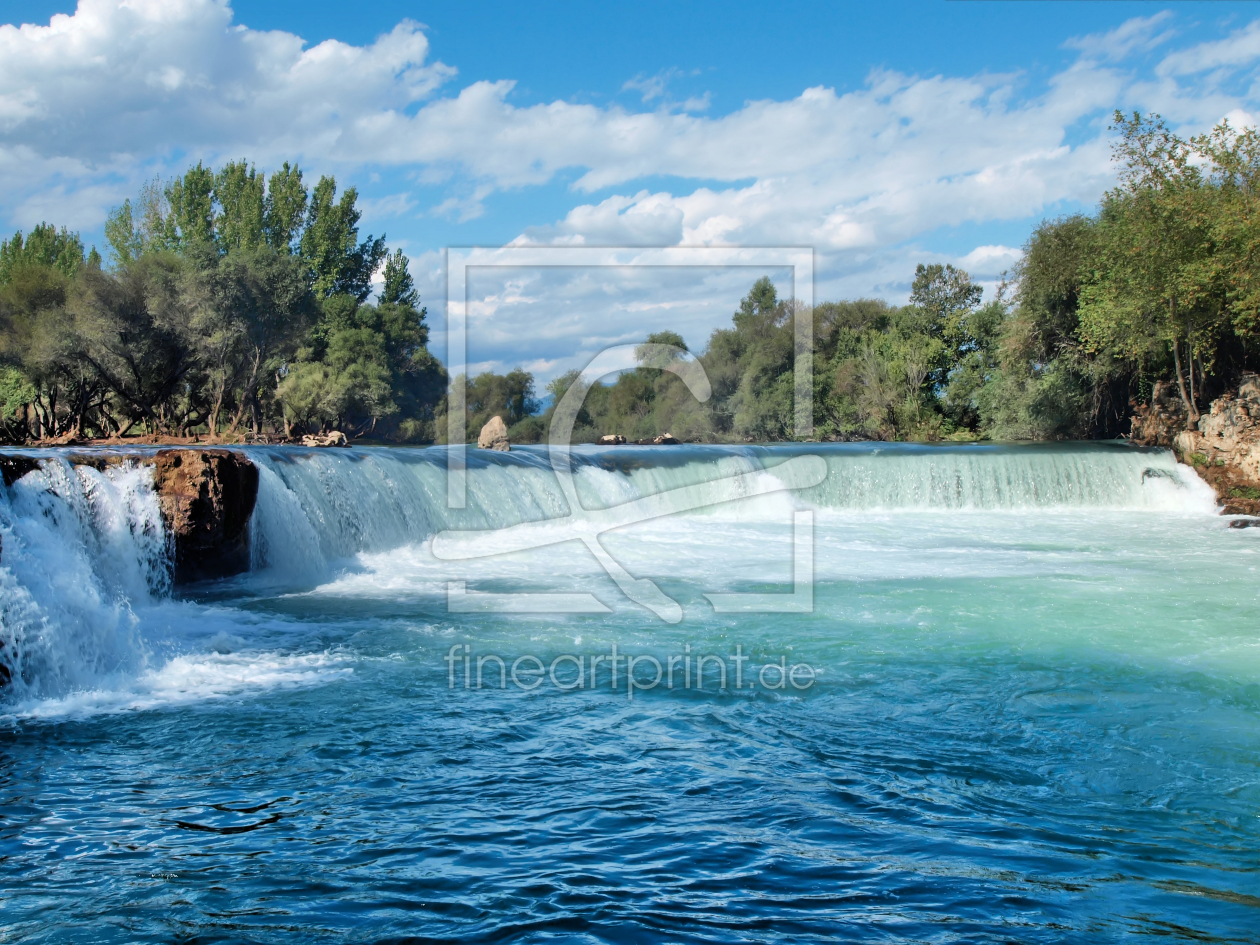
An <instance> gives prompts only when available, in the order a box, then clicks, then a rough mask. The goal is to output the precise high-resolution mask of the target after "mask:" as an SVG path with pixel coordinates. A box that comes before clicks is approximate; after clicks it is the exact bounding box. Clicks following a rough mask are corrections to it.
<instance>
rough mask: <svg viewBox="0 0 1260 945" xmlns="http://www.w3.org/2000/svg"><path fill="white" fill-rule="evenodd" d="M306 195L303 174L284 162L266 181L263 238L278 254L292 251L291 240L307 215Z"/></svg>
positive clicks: (295, 236) (299, 229)
mask: <svg viewBox="0 0 1260 945" xmlns="http://www.w3.org/2000/svg"><path fill="white" fill-rule="evenodd" d="M306 203H307V194H306V187H305V185H304V184H303V183H302V172H301V170H299V169H298V166H297V165H296V164H294V165H293V166H292V167H290V166H289V162H288V161H285V162H284V165H283V166H282V167H281V168H280V170H278V171H276V172H275V173H274V174H272V175H271V179H270V180H269V181H268V182H267V196H266V197H265V198H264V201H263V235H264V237H265V238H266V240H267V245H268V246H270V247H271V248H272V249H274V250H276V251H277V252H282V253H291V252H293V241H294V240H295V239H297V237H298V235H299V234H300V233H301V230H302V220H303V219H304V218H305V216H306Z"/></svg>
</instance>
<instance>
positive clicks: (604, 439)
mask: <svg viewBox="0 0 1260 945" xmlns="http://www.w3.org/2000/svg"><path fill="white" fill-rule="evenodd" d="M625 442H626V438H625V437H624V436H622V435H621V434H620V433H605V434H604V435H603V436H601V437H600V438H599V445H600V446H621V444H623V443H625Z"/></svg>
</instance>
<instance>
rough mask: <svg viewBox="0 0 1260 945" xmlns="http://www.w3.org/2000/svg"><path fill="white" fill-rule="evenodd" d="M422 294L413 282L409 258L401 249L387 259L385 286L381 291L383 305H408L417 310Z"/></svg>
mask: <svg viewBox="0 0 1260 945" xmlns="http://www.w3.org/2000/svg"><path fill="white" fill-rule="evenodd" d="M419 301H420V293H419V292H417V291H416V284H415V282H413V281H412V278H411V272H410V270H409V268H408V260H407V257H406V256H404V255H403V251H402V250H401V249H398V250H395V251H394V252H393V253H392V254H390V255H388V256H386V257H385V285H384V286H383V287H382V289H381V303H382V304H383V305H406V306H410V307H412V308H415V305H416V303H417V302H419Z"/></svg>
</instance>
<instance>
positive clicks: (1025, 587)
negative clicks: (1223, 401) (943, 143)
mask: <svg viewBox="0 0 1260 945" xmlns="http://www.w3.org/2000/svg"><path fill="white" fill-rule="evenodd" d="M249 452H250V455H251V456H252V457H253V458H254V459H255V460H257V461H258V462H259V464H260V466H261V467H262V470H263V471H262V482H261V492H260V497H259V504H258V508H257V510H256V513H255V519H254V523H253V542H254V568H253V570H252V571H251V573H250V574H248V575H244V576H242V577H240V578H237V579H233V580H230V581H223V582H217V583H213V584H206V585H201V586H196V587H192V588H183V589H180V590H178V591H177V592H174V593H172V591H171V590H170V587H169V582H168V579H167V570H168V565H167V562H166V553H165V539H164V536H163V535H162V533H161V523H160V517H158V516H157V512H156V503H155V500H154V498H153V496H152V494H151V491H150V490H149V483H148V479H147V472H146V471H145V470H144V469H143V468H140V467H131V466H126V467H119V468H115V469H112V470H110V471H108V472H107V473H97V472H95V471H91V470H84V469H79V470H77V471H76V470H73V469H69V468H67V467H64V466H63V465H61V464H59V463H58V462H56V461H53V462H50V463H48V464H46V466H45V469H44V470H43V471H41V472H37V473H33V474H31V475H29V476H27V477H25V478H24V479H22V480H20V481H19V482H18V483H16V484H15V485H14V486H13V487H12V488H10V489H7V490H5V489H3V488H2V487H0V493H2V494H3V495H2V497H0V540H2V546H0V547H2V550H0V640H4V641H5V649H4V650H3V651H0V652H3V653H5V654H7V657H5V658H6V659H8V661H9V664H10V665H14V669H15V670H16V672H17V678H16V680H15V682H14V684H13V685H12V686H10V687H9V689H8V690H7V691H6V693H5V694H4V695H3V696H2V697H0V700H3V701H0V930H2V931H0V940H3V941H24V942H65V941H91V942H102V941H103V942H115V941H117V942H133V941H146V942H147V941H155V942H170V941H198V942H202V941H215V942H219V941H227V942H268V941H276V940H280V939H295V940H300V941H330V942H343V941H364V942H368V941H397V940H404V939H406V940H411V941H448V940H456V939H458V940H461V941H478V940H494V941H590V942H595V941H610V942H623V941H626V942H628V941H685V942H710V941H711V942H745V941H746V942H767V941H769V942H803V941H838V942H853V941H881V942H889V941H896V942H899V941H907V942H1011V941H1015V942H1060V941H1082V942H1083V941H1089V942H1100V941H1103V942H1105V941H1120V940H1129V939H1132V940H1146V939H1148V938H1149V937H1150V936H1162V937H1164V938H1170V939H1172V940H1194V941H1230V942H1234V941H1256V940H1257V939H1258V938H1260V935H1258V933H1257V929H1260V876H1258V874H1257V870H1258V869H1260V852H1258V851H1260V821H1258V820H1257V818H1258V816H1260V601H1258V599H1257V592H1258V591H1260V583H1258V581H1257V577H1258V576H1257V571H1256V567H1257V565H1258V564H1260V556H1258V555H1257V552H1258V551H1260V529H1231V528H1229V527H1228V520H1227V519H1225V518H1222V517H1220V516H1218V515H1216V514H1215V512H1214V509H1213V504H1212V498H1211V495H1210V493H1209V492H1208V491H1207V489H1206V487H1205V486H1203V484H1202V483H1200V482H1199V481H1198V479H1197V478H1196V477H1195V476H1194V474H1193V473H1192V472H1190V471H1188V470H1186V469H1184V467H1179V466H1177V464H1176V463H1175V462H1174V460H1173V458H1172V456H1171V455H1170V454H1168V453H1166V452H1160V451H1143V450H1137V449H1131V448H1127V447H1123V446H1115V445H1091V446H1080V445H1078V446H1067V447H1039V448H1033V447H1000V446H975V447H917V446H893V447H890V446H871V445H861V446H837V447H817V446H813V447H809V448H805V447H775V448H764V449H760V448H743V449H737V448H718V447H703V448H701V447H696V448H692V447H686V448H660V449H647V448H639V449H627V450H615V451H610V452H609V451H605V452H597V451H585V450H577V451H575V454H574V456H573V457H572V458H571V463H570V464H569V466H568V467H566V468H571V469H572V471H573V477H574V482H575V484H576V488H577V491H578V494H579V495H580V496H581V501H582V504H583V505H584V506H586V507H588V508H589V509H592V510H594V509H614V510H615V509H616V508H618V507H619V506H622V505H623V504H624V503H627V502H634V501H638V500H642V499H643V498H644V497H650V496H664V498H657V499H654V500H652V501H653V502H654V503H655V506H654V508H656V509H657V511H661V510H664V511H665V512H669V511H670V510H671V509H672V508H684V507H689V506H690V505H691V504H694V500H695V499H696V497H697V496H700V497H701V498H702V499H703V498H705V497H707V498H708V499H709V500H711V501H718V500H722V501H720V502H719V503H718V504H716V505H710V506H702V507H700V508H696V509H691V510H689V511H686V512H677V513H675V514H663V515H661V516H660V517H658V518H654V519H652V520H649V521H644V522H641V523H638V524H632V525H627V526H624V527H622V528H620V529H617V530H615V531H611V532H607V533H605V534H604V536H603V538H604V546H603V547H605V548H606V549H607V551H608V552H609V553H610V555H611V556H612V558H613V559H614V561H615V562H616V564H618V565H620V566H621V567H624V569H625V570H626V572H628V574H629V575H630V576H631V577H632V578H633V579H636V580H642V579H649V580H651V581H652V582H653V583H654V584H655V585H656V588H657V590H658V591H659V593H660V595H661V596H662V597H663V598H665V599H667V600H669V601H673V602H675V603H676V605H677V606H678V607H679V608H680V611H681V619H678V620H677V621H676V622H668V621H667V620H665V619H661V617H659V616H657V615H656V614H655V613H653V612H652V611H651V610H650V609H648V608H646V607H644V606H642V605H641V604H639V603H635V602H634V601H632V600H630V599H628V598H627V597H626V595H625V594H624V593H622V591H621V590H620V589H619V588H618V586H617V584H616V583H615V582H614V580H613V579H612V578H611V577H610V576H609V574H608V572H607V571H606V570H605V568H604V567H602V566H601V564H600V563H599V562H598V561H597V560H596V558H595V556H594V555H593V554H592V553H591V551H590V550H589V549H588V548H587V547H586V546H585V545H584V544H582V543H581V542H580V541H575V540H567V541H564V542H563V543H561V544H543V542H546V541H551V540H556V541H559V540H563V539H572V538H573V537H574V536H576V535H580V534H581V533H582V532H583V529H586V530H587V532H589V531H591V530H593V529H595V528H597V525H592V524H591V523H592V522H596V523H598V522H599V521H603V519H601V518H600V515H601V514H606V513H599V512H592V513H590V514H588V515H583V514H580V513H579V514H578V515H576V516H575V517H574V520H573V521H566V520H565V516H566V515H567V514H568V511H569V509H568V505H567V503H566V501H565V498H564V494H563V492H562V490H561V489H560V487H559V485H558V483H557V480H556V477H555V474H554V473H553V472H552V471H551V470H550V467H549V466H548V464H547V461H546V458H545V455H544V454H543V453H541V452H537V451H533V450H528V449H526V450H514V451H513V452H512V453H510V454H506V455H500V454H495V455H491V456H487V455H485V454H473V455H472V456H470V469H469V470H468V502H467V508H465V509H462V510H452V509H449V508H447V507H446V496H447V491H446V489H447V481H446V470H445V453H444V452H443V451H441V450H436V449H430V450H373V449H362V450H346V451H304V450H286V449H271V450H265V449H253V450H250V451H249ZM815 455H816V456H821V457H822V462H821V463H820V462H819V461H817V460H809V459H808V457H810V456H815ZM789 460H793V461H804V465H801V464H800V462H797V463H796V465H787V466H785V465H784V463H786V462H787V461H789ZM810 463H818V467H817V468H815V467H814V466H812V465H810ZM776 469H777V470H778V472H776ZM819 472H820V473H821V474H820V475H817V476H816V475H815V473H819ZM818 478H821V480H822V481H821V482H817V483H816V484H810V483H815V480H816V479H818ZM718 480H725V481H724V482H718ZM679 489H683V490H684V491H682V492H679V491H677V490H679ZM734 496H743V497H744V498H733V497H734ZM671 503H672V505H671ZM800 512H809V513H810V514H811V517H812V532H813V546H812V550H811V552H810V559H809V561H810V566H811V567H812V571H813V584H812V601H810V602H809V609H807V610H805V611H803V612H779V613H773V612H769V613H767V612H754V611H752V610H749V609H747V608H745V609H737V610H735V611H733V612H725V613H717V612H715V610H714V607H713V605H712V604H711V603H710V601H709V599H708V597H706V595H708V594H721V593H756V592H760V593H765V594H777V595H780V599H781V600H783V601H786V600H787V599H788V597H789V596H790V595H791V593H792V591H793V588H794V583H793V579H794V577H799V576H800V575H799V573H798V571H799V567H800V565H801V559H800V558H799V556H794V547H795V546H794V544H793V534H794V532H793V521H794V516H795V515H796V514H797V513H800ZM522 522H524V523H534V524H532V525H527V526H526V527H525V529H524V530H523V531H522V530H521V529H516V530H515V531H514V532H512V533H511V534H512V535H515V536H518V537H519V536H520V535H521V534H524V535H525V536H526V537H527V538H528V539H529V541H530V542H533V543H534V544H535V545H538V546H537V547H533V548H532V549H530V550H523V551H517V552H513V553H510V554H492V555H490V556H488V557H481V556H478V555H481V554H482V553H484V552H495V551H502V549H503V547H504V546H505V543H506V542H507V541H508V540H509V539H508V538H506V537H505V535H506V534H507V533H500V534H498V535H495V534H490V535H485V534H480V535H477V534H464V532H465V531H466V530H469V529H472V530H486V529H500V528H508V527H511V526H513V525H517V524H518V523H522ZM583 523H585V524H583ZM797 534H798V535H799V534H800V533H799V532H798V533H797ZM434 536H439V537H438V538H437V540H436V542H435V540H434ZM512 540H516V539H515V538H513V539H512ZM435 551H436V553H435ZM459 582H462V585H460V586H462V588H463V592H464V593H463V596H462V597H461V596H460V595H459V594H458V593H457V594H456V595H455V596H454V597H448V595H449V594H450V592H451V591H450V589H451V585H452V583H456V584H458V583H459ZM521 593H530V594H551V595H557V594H567V595H591V597H592V598H593V599H594V601H595V602H596V603H595V605H592V606H598V607H599V608H600V612H596V613H548V612H537V613H503V612H494V611H492V610H488V609H485V608H490V607H496V606H502V605H503V602H504V601H505V600H507V598H504V597H502V596H499V597H495V596H481V595H509V594H521ZM570 599H571V598H570ZM548 600H550V601H551V602H553V603H554V601H555V600H556V598H554V597H553V598H549V599H545V600H544V601H543V603H544V604H545V603H547V601H548ZM449 601H454V602H455V603H456V606H457V607H458V606H465V607H467V606H472V607H480V608H483V609H481V610H475V611H473V612H451V611H450V610H449V609H448V602H449ZM515 606H521V601H520V600H517V601H516V603H515ZM526 606H529V605H528V604H526ZM542 609H543V610H545V607H544V608H542ZM614 645H615V646H616V647H617V653H618V656H619V657H624V656H626V655H628V656H631V657H635V658H636V659H637V663H636V666H635V672H636V679H637V680H638V683H639V685H638V687H636V688H635V689H634V690H633V691H630V690H628V689H627V685H626V678H625V671H626V663H625V660H624V659H621V661H620V663H619V664H618V668H619V673H620V675H619V679H618V686H617V688H616V689H614V688H613V687H612V679H611V665H610V664H611V654H612V648H613V646H614ZM465 648H466V649H465ZM465 655H466V656H467V657H468V663H467V666H468V672H467V676H466V675H465V664H464V662H463V659H464V656H465ZM736 655H738V656H739V657H746V659H745V660H742V661H740V662H736V660H735V659H734V658H733V657H734V656H736ZM594 656H603V657H604V659H603V660H602V661H601V662H600V663H599V664H598V668H597V670H596V674H595V676H594V685H592V684H591V683H592V677H591V675H590V660H591V658H592V657H594ZM699 656H709V657H721V658H722V659H723V660H724V665H725V668H726V670H727V685H726V688H725V689H721V688H720V685H719V684H720V681H721V680H720V673H719V669H718V663H717V662H716V661H714V660H712V659H711V660H710V661H709V662H708V663H707V664H706V674H705V675H704V678H703V688H701V686H700V680H699V679H698V678H697V675H696V673H695V672H694V669H695V664H694V661H695V659H697V658H698V657H699ZM491 657H498V658H500V659H503V660H504V666H505V669H504V675H510V669H511V667H512V664H513V663H514V662H515V661H517V660H518V659H519V660H522V662H521V663H520V664H518V667H517V668H518V675H517V678H518V680H519V681H520V683H521V684H520V685H518V684H516V683H514V682H513V680H512V679H511V678H508V679H507V680H506V687H505V688H500V686H499V684H500V682H501V681H502V678H503V677H502V676H501V675H500V670H499V668H498V664H497V663H496V662H495V661H494V660H493V659H490V658H491ZM648 657H652V658H653V659H655V660H656V663H657V664H659V665H660V666H662V668H664V667H668V666H669V665H670V661H671V659H673V660H674V663H673V667H674V678H673V683H674V685H673V687H672V688H671V687H669V686H668V685H667V677H666V675H665V674H664V672H663V673H662V677H661V682H660V683H658V684H657V685H655V686H650V685H649V684H650V683H651V681H652V679H653V677H654V675H655V669H654V666H653V664H652V662H651V661H650V660H649V659H648ZM531 658H532V660H531ZM688 658H690V659H691V661H692V662H690V663H688V662H687V660H688ZM478 659H482V660H483V662H482V669H483V673H482V686H481V688H480V689H479V688H477V676H476V673H477V660H478ZM533 660H536V661H537V665H538V666H540V667H543V672H542V673H538V672H534V671H533V667H534V666H535V663H534V662H533ZM578 660H581V666H582V669H583V677H582V680H581V682H582V685H581V686H578V685H577V682H578V678H577V667H578ZM553 666H554V673H555V676H554V679H553V678H552V677H551V675H550V673H549V672H547V670H548V669H551V668H552V667H553ZM737 666H738V668H739V670H740V683H741V685H739V686H738V688H737V686H736V677H735V673H736V667H737ZM780 666H781V667H783V668H784V669H787V670H789V672H790V671H791V668H792V667H794V666H795V667H808V670H806V669H798V670H797V671H796V675H795V676H794V677H793V681H794V682H796V683H798V684H799V685H796V686H793V685H788V684H784V683H785V681H784V680H783V678H782V676H781V670H780V669H779V667H780ZM768 667H773V668H768ZM535 683H537V685H536V687H535V688H527V687H531V686H534V684H535Z"/></svg>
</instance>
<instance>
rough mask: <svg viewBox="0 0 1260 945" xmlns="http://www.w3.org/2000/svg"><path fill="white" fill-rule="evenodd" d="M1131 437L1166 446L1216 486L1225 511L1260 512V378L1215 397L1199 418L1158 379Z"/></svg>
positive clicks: (1248, 378) (1137, 416)
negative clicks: (1189, 414)
mask: <svg viewBox="0 0 1260 945" xmlns="http://www.w3.org/2000/svg"><path fill="white" fill-rule="evenodd" d="M1130 442H1132V443H1135V444H1137V445H1140V446H1163V447H1167V448H1168V449H1171V450H1172V451H1173V452H1174V453H1176V454H1177V459H1178V461H1179V462H1182V463H1185V464H1186V465H1187V466H1190V467H1192V468H1193V469H1194V470H1195V471H1196V472H1197V473H1198V474H1199V476H1200V477H1201V478H1202V479H1203V480H1204V482H1206V483H1207V484H1208V485H1210V486H1211V487H1212V488H1213V489H1214V490H1215V491H1216V497H1217V499H1218V501H1219V502H1220V505H1221V512H1222V513H1223V514H1225V515H1260V377H1258V376H1257V375H1254V374H1251V375H1247V376H1245V377H1244V378H1243V379H1242V382H1241V383H1240V384H1239V385H1238V390H1236V391H1231V392H1229V393H1226V394H1224V395H1223V396H1221V397H1218V398H1217V399H1216V400H1214V401H1212V403H1211V405H1210V406H1209V407H1208V409H1207V410H1206V411H1205V412H1204V413H1203V414H1202V415H1201V416H1200V417H1199V420H1198V422H1197V423H1193V422H1191V420H1190V419H1189V418H1188V416H1187V412H1186V408H1185V405H1184V404H1183V403H1182V402H1181V399H1180V397H1178V396H1177V394H1176V392H1175V391H1174V390H1173V389H1172V388H1171V387H1170V386H1169V385H1165V384H1157V385H1156V386H1155V390H1154V391H1153V392H1152V395H1151V402H1150V404H1148V405H1146V406H1143V407H1139V408H1137V410H1136V411H1135V413H1134V417H1133V427H1132V434H1131V436H1130Z"/></svg>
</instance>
